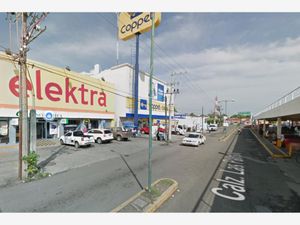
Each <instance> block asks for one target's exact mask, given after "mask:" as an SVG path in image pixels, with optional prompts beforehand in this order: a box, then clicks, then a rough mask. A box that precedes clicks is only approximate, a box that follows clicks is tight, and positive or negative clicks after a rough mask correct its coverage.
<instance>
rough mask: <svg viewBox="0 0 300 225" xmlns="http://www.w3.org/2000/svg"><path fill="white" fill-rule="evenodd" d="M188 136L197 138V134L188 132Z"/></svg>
mask: <svg viewBox="0 0 300 225" xmlns="http://www.w3.org/2000/svg"><path fill="white" fill-rule="evenodd" d="M188 137H189V138H199V134H189V135H188Z"/></svg>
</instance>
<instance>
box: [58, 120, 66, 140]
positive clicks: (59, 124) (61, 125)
mask: <svg viewBox="0 0 300 225" xmlns="http://www.w3.org/2000/svg"><path fill="white" fill-rule="evenodd" d="M57 124H58V126H57V138H60V137H61V136H63V135H64V125H63V124H61V119H59V120H58V121H57Z"/></svg>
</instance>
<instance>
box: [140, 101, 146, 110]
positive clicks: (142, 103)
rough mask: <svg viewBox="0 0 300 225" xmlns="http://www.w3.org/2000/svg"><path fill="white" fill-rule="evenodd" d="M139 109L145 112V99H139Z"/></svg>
mask: <svg viewBox="0 0 300 225" xmlns="http://www.w3.org/2000/svg"><path fill="white" fill-rule="evenodd" d="M140 109H141V110H147V100H146V99H140Z"/></svg>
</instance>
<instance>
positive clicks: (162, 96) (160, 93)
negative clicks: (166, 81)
mask: <svg viewBox="0 0 300 225" xmlns="http://www.w3.org/2000/svg"><path fill="white" fill-rule="evenodd" d="M164 88H165V87H164V86H163V85H161V84H159V83H158V84H157V100H158V101H160V102H163V101H165V94H164V92H165V89H164Z"/></svg>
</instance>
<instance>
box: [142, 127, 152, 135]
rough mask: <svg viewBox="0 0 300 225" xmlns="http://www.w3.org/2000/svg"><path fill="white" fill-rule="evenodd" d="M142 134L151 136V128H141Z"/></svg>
mask: <svg viewBox="0 0 300 225" xmlns="http://www.w3.org/2000/svg"><path fill="white" fill-rule="evenodd" d="M140 132H141V133H142V134H149V132H150V129H149V127H147V126H143V127H141V128H140Z"/></svg>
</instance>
